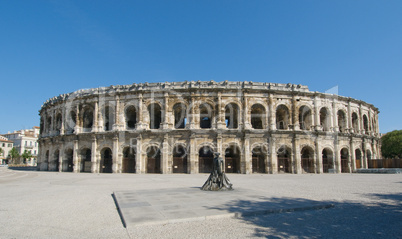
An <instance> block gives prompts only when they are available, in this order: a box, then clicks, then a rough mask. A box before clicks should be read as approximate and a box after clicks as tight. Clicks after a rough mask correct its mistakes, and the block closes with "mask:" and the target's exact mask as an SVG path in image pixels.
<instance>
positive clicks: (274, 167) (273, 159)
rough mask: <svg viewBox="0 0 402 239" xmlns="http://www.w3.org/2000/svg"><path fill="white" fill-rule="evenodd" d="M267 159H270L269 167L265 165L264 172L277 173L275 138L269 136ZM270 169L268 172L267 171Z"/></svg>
mask: <svg viewBox="0 0 402 239" xmlns="http://www.w3.org/2000/svg"><path fill="white" fill-rule="evenodd" d="M269 141H270V142H269V146H270V149H269V157H270V165H271V167H269V168H268V164H266V165H267V166H266V172H267V173H268V172H269V173H272V174H277V173H278V155H277V154H276V138H275V136H273V135H271V137H270V138H269ZM268 169H270V171H268Z"/></svg>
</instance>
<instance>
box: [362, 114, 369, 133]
mask: <svg viewBox="0 0 402 239" xmlns="http://www.w3.org/2000/svg"><path fill="white" fill-rule="evenodd" d="M363 127H364V133H365V134H368V132H369V123H368V119H367V115H363Z"/></svg>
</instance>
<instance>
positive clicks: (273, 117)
mask: <svg viewBox="0 0 402 239" xmlns="http://www.w3.org/2000/svg"><path fill="white" fill-rule="evenodd" d="M268 108H269V130H276V122H275V121H276V112H275V111H274V97H273V95H272V94H269V97H268Z"/></svg>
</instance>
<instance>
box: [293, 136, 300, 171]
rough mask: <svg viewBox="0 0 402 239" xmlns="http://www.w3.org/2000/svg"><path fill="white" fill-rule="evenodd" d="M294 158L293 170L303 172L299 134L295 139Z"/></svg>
mask: <svg viewBox="0 0 402 239" xmlns="http://www.w3.org/2000/svg"><path fill="white" fill-rule="evenodd" d="M292 158H293V160H292V166H294V167H292V171H293V170H294V171H293V173H297V174H301V173H302V167H301V155H300V139H299V138H298V136H294V139H293V157H292Z"/></svg>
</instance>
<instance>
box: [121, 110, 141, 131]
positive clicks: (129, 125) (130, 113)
mask: <svg viewBox="0 0 402 239" xmlns="http://www.w3.org/2000/svg"><path fill="white" fill-rule="evenodd" d="M124 113H125V114H124V115H125V120H126V129H128V130H132V129H135V126H136V124H137V119H138V116H137V108H136V107H135V106H134V105H128V106H127V107H126V109H125V110H124Z"/></svg>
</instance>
